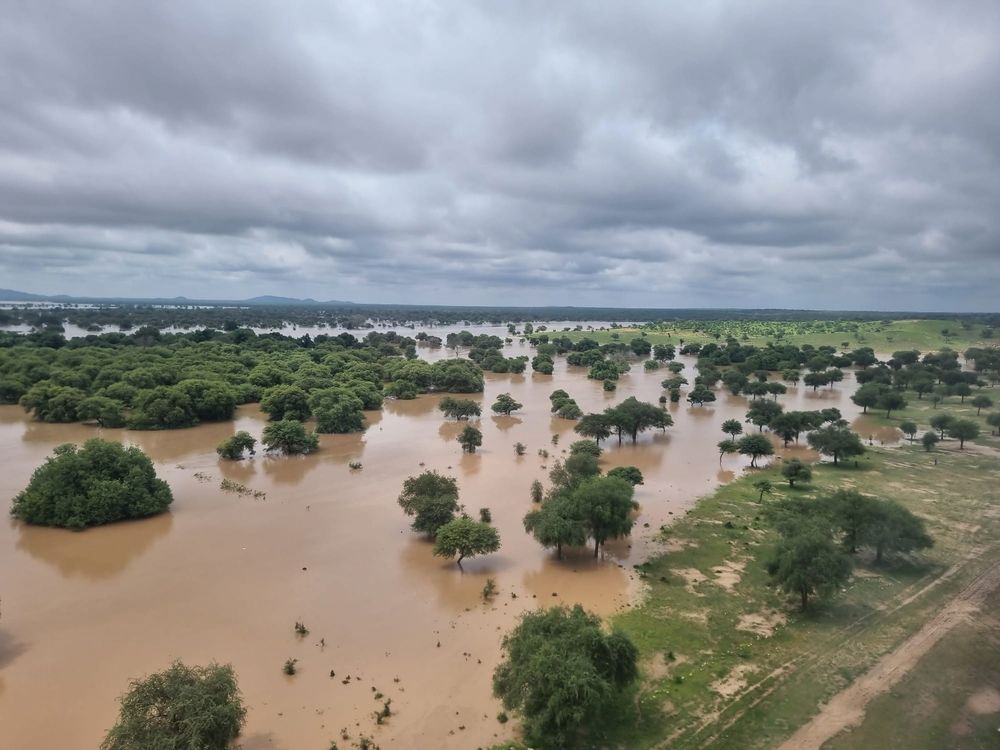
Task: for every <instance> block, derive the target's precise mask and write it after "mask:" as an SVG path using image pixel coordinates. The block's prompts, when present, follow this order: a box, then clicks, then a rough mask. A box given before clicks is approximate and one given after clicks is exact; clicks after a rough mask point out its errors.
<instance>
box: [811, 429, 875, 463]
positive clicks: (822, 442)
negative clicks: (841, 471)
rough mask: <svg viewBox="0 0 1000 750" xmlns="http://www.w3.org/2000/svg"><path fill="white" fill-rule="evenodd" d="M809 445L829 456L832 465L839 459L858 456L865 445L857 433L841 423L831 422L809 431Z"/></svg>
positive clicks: (862, 451) (863, 450)
mask: <svg viewBox="0 0 1000 750" xmlns="http://www.w3.org/2000/svg"><path fill="white" fill-rule="evenodd" d="M808 439H809V446H810V447H811V448H813V450H816V451H819V452H820V453H822V454H824V455H826V456H830V457H831V458H832V459H833V465H834V466H836V465H837V464H838V463H840V461H841V459H844V458H850V457H851V456H860V455H862V454H863V453H864V452H865V446H864V444H863V443H862V442H861V438H859V437H858V436H857V434H855V433H853V432H851V430H850V429H849V428H848V427H846V426H843V425H838V424H831V425H827V426H826V427H821V428H819V429H818V430H816V431H814V432H810V433H809V438H808Z"/></svg>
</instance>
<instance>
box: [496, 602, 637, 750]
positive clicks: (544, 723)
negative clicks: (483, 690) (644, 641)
mask: <svg viewBox="0 0 1000 750" xmlns="http://www.w3.org/2000/svg"><path fill="white" fill-rule="evenodd" d="M503 650H504V659H503V661H502V662H501V663H500V665H499V666H498V667H497V668H496V671H495V672H494V673H493V692H494V693H495V694H496V696H497V697H498V698H500V699H501V700H502V701H503V705H504V708H506V709H507V710H508V711H517V712H518V713H520V715H521V717H522V719H523V727H524V733H525V737H526V739H527V740H528V741H529V742H530V743H531V745H532V746H534V747H538V748H540V749H541V750H550V749H553V748H565V747H581V746H585V745H587V744H589V743H588V740H589V739H590V738H591V737H592V736H594V735H595V734H597V733H598V732H599V731H600V730H601V729H603V728H604V727H605V726H606V722H607V721H608V720H609V719H610V718H611V717H612V716H620V714H621V712H622V711H623V710H624V709H625V703H624V700H625V694H624V691H625V688H627V687H628V686H629V685H630V684H631V683H633V682H634V681H635V680H636V678H637V677H638V676H639V670H638V666H637V662H638V657H639V653H638V650H637V649H636V647H635V646H634V645H633V644H632V642H631V641H629V639H628V638H627V637H626V636H625V635H624V634H623V633H621V632H619V631H612V632H611V633H606V632H605V631H604V629H603V628H602V627H601V620H600V618H599V617H597V616H596V615H592V614H589V613H587V612H585V611H584V610H583V608H581V607H580V606H579V605H577V606H575V607H573V609H566V608H563V607H555V608H552V609H546V610H540V611H537V612H529V613H527V614H525V615H524V616H523V617H522V619H521V621H520V623H519V624H518V625H517V627H516V628H515V629H514V630H513V631H512V632H511V633H509V634H508V635H507V636H506V637H505V638H504V640H503Z"/></svg>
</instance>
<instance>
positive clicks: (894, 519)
mask: <svg viewBox="0 0 1000 750" xmlns="http://www.w3.org/2000/svg"><path fill="white" fill-rule="evenodd" d="M858 541H859V542H860V543H861V544H863V545H865V546H867V547H871V548H873V549H874V550H875V561H876V562H882V558H883V557H884V556H885V554H887V553H888V554H894V553H900V552H912V551H914V550H919V549H927V548H928V547H932V546H933V545H934V540H933V539H931V537H930V535H929V534H928V533H927V530H926V528H925V526H924V522H923V519H921V518H919V517H918V516H915V515H914V514H913V513H911V512H910V511H909V510H907V509H906V508H904V507H903V506H902V505H900V504H899V503H897V502H895V501H893V500H876V501H875V502H874V504H873V506H872V508H871V510H870V512H869V514H868V516H867V518H866V519H865V523H864V524H863V526H862V529H861V533H860V535H859V538H858Z"/></svg>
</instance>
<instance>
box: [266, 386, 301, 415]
mask: <svg viewBox="0 0 1000 750" xmlns="http://www.w3.org/2000/svg"><path fill="white" fill-rule="evenodd" d="M260 410H261V411H262V412H264V413H265V414H267V415H268V417H269V418H270V419H271V421H272V422H278V421H280V420H283V419H297V420H298V421H300V422H301V421H303V420H305V419H308V418H309V415H310V413H311V412H310V411H309V396H308V394H307V393H306V392H305V391H304V390H302V389H301V388H299V387H298V386H297V385H275V386H272V387H270V388H268V389H267V390H266V391H264V395H263V396H262V397H261V399H260Z"/></svg>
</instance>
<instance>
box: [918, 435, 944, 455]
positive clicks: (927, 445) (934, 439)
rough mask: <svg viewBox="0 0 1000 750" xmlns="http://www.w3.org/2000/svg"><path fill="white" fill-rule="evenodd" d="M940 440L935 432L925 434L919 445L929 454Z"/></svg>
mask: <svg viewBox="0 0 1000 750" xmlns="http://www.w3.org/2000/svg"><path fill="white" fill-rule="evenodd" d="M940 439H941V438H939V437H938V435H937V433H936V432H925V433H924V434H923V436H922V437H921V438H920V444H921V445H923V446H924V450H925V451H927V452H930V451H931V449H932V448H934V446H935V445H937V444H938V441H939V440H940Z"/></svg>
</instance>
